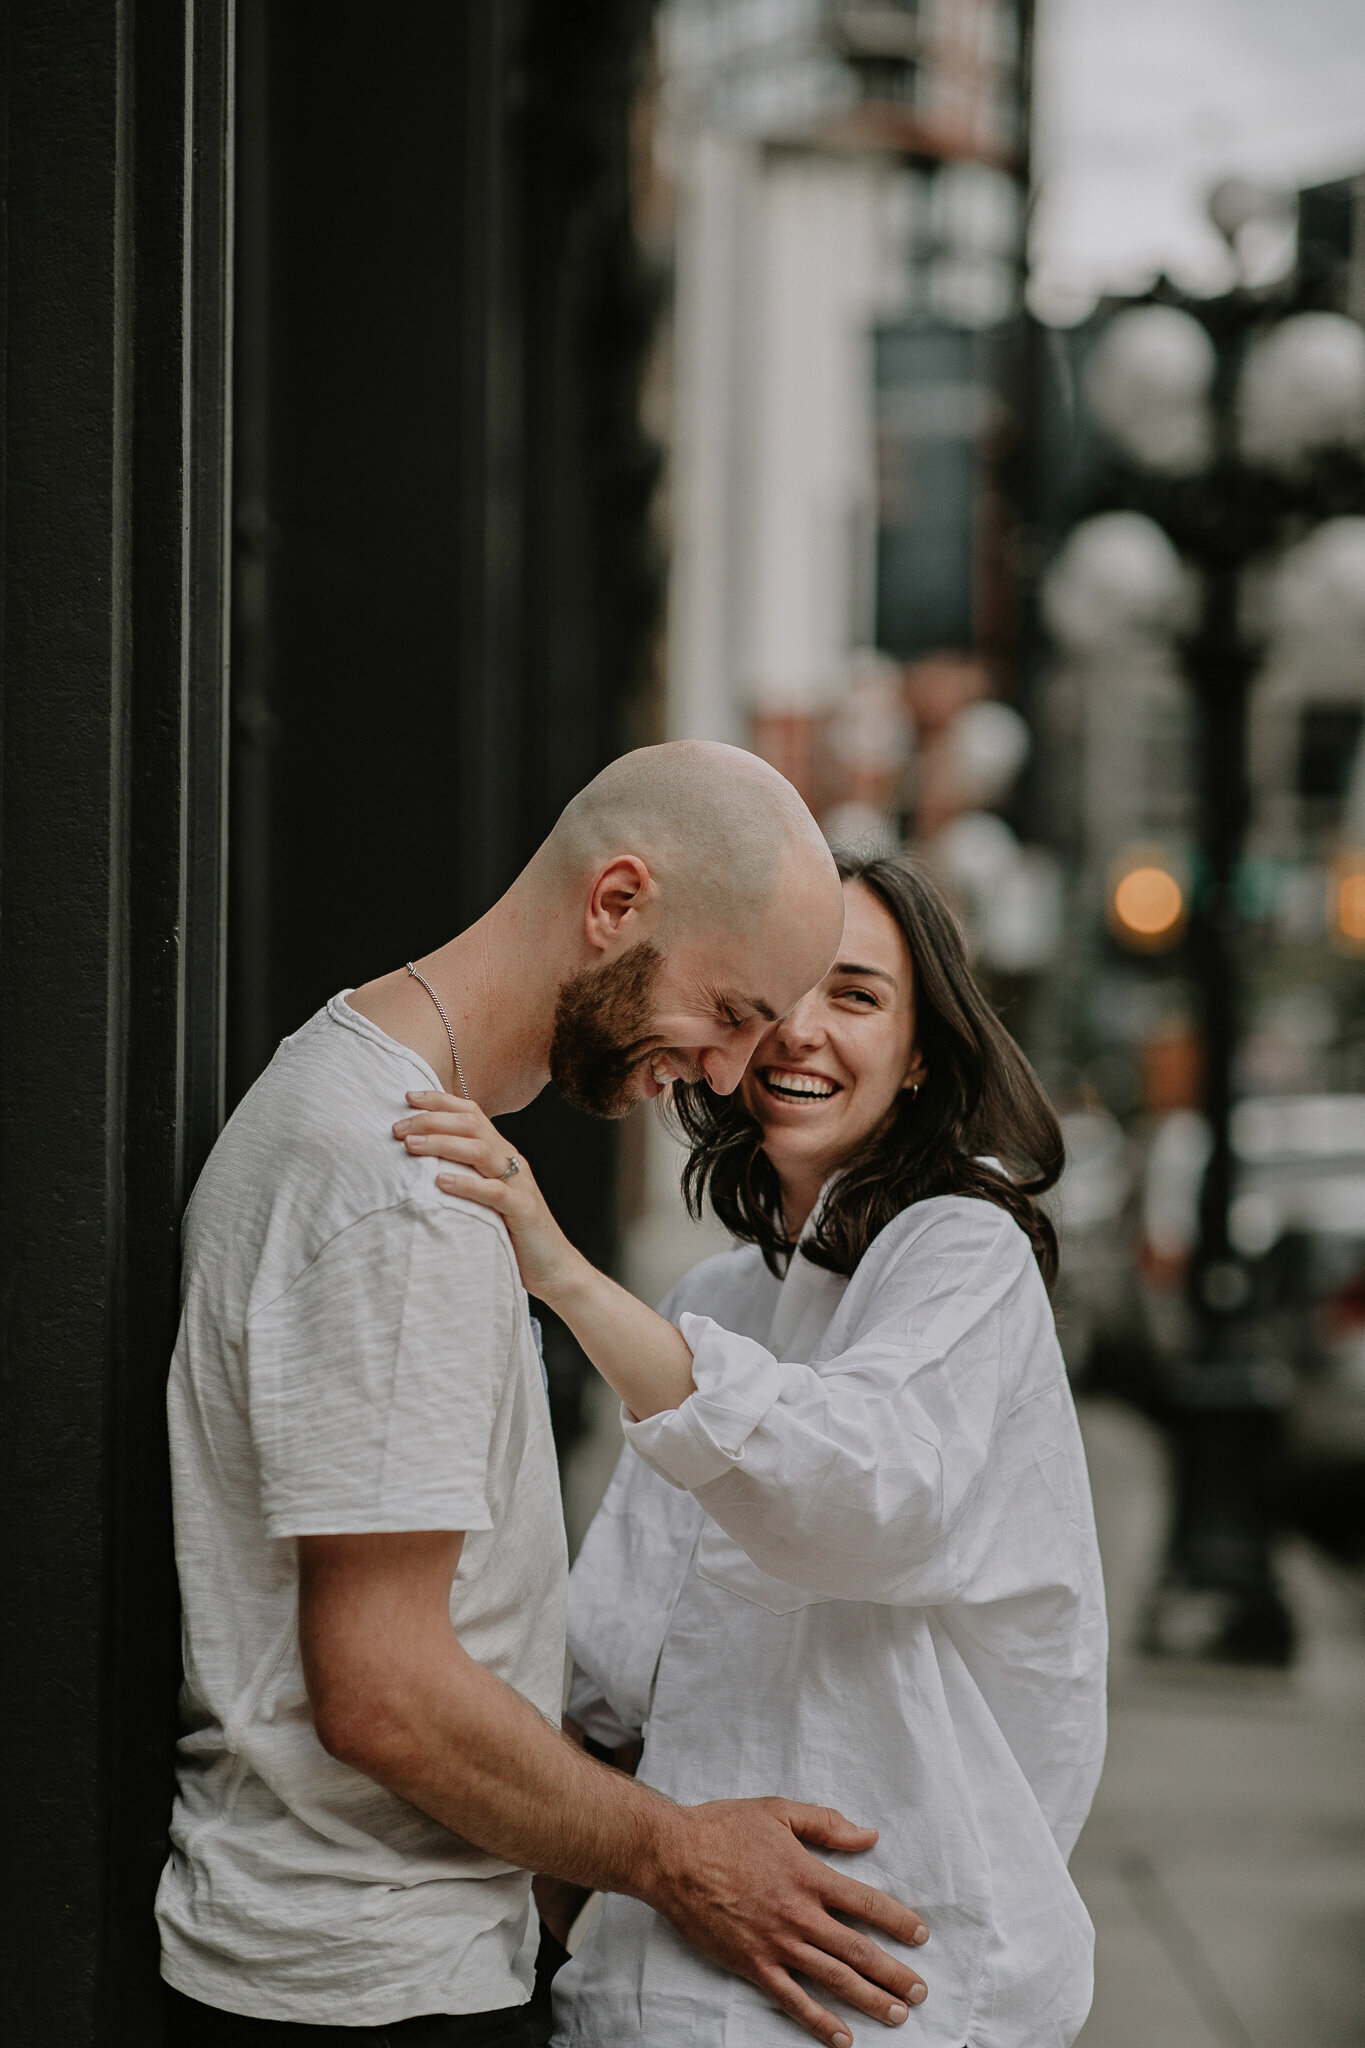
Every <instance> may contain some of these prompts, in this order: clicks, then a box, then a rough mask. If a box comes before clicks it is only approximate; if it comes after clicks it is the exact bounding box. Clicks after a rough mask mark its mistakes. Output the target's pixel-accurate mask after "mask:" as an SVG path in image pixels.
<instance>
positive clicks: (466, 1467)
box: [246, 1202, 519, 1538]
mask: <svg viewBox="0 0 1365 2048" xmlns="http://www.w3.org/2000/svg"><path fill="white" fill-rule="evenodd" d="M518 1296H519V1288H518V1286H517V1284H516V1282H515V1279H514V1276H513V1273H512V1268H511V1257H510V1254H509V1252H508V1249H507V1247H506V1245H505V1243H504V1242H503V1240H502V1237H501V1234H500V1232H498V1231H497V1230H496V1229H494V1228H492V1227H491V1226H490V1225H489V1224H488V1223H486V1222H484V1221H483V1220H482V1218H480V1217H478V1216H475V1215H471V1214H470V1212H469V1211H468V1210H465V1209H461V1208H459V1207H457V1206H456V1205H455V1204H453V1203H452V1204H450V1205H449V1206H448V1207H444V1208H437V1207H435V1206H434V1205H425V1204H422V1203H417V1202H405V1203H401V1204H398V1205H396V1206H395V1207H393V1208H390V1209H384V1210H380V1211H377V1212H376V1213H375V1214H373V1215H370V1216H366V1217H363V1218H362V1219H361V1220H360V1221H358V1222H356V1223H353V1224H351V1225H350V1226H349V1227H348V1228H347V1229H345V1230H343V1231H341V1232H339V1233H338V1235H337V1236H336V1237H334V1238H333V1239H332V1240H331V1241H330V1243H328V1244H327V1245H325V1246H324V1247H323V1249H322V1251H321V1252H319V1254H318V1255H317V1257H316V1258H315V1259H314V1260H313V1261H312V1263H311V1265H309V1266H308V1267H306V1268H305V1270H304V1271H303V1272H302V1273H301V1274H300V1275H299V1277H298V1278H297V1279H296V1280H295V1281H294V1282H293V1284H292V1286H290V1287H289V1289H288V1290H287V1291H286V1292H285V1293H284V1294H282V1295H280V1296H279V1297H278V1298H277V1299H276V1300H275V1301H273V1302H271V1303H269V1304H268V1305H267V1306H266V1307H264V1308H262V1309H260V1310H258V1311H257V1312H256V1313H255V1314H254V1315H253V1316H252V1317H251V1319H250V1321H249V1323H248V1326H247V1340H246V1341H247V1361H246V1363H247V1375H246V1376H247V1387H248V1402H249V1409H250V1423H251V1433H252V1438H253V1442H254V1446H255V1450H256V1455H257V1460H258V1464H259V1471H260V1486H261V1506H262V1512H263V1515H264V1519H265V1526H266V1533H267V1534H268V1535H269V1536H271V1537H274V1538H278V1537H287V1536H322V1535H359V1534H371V1533H382V1532H384V1531H395V1530H405V1529H461V1530H470V1529H488V1528H491V1527H492V1518H491V1516H490V1514H489V1510H488V1502H487V1498H486V1494H485V1482H486V1475H487V1470H488V1455H489V1443H490V1439H491V1435H492V1429H493V1420H494V1416H495V1414H496V1412H497V1405H498V1397H499V1394H500V1391H501V1387H502V1384H503V1381H504V1379H505V1376H506V1373H507V1370H508V1367H509V1363H510V1360H511V1356H512V1348H513V1338H514V1330H515V1322H514V1318H515V1313H516V1305H517V1301H518Z"/></svg>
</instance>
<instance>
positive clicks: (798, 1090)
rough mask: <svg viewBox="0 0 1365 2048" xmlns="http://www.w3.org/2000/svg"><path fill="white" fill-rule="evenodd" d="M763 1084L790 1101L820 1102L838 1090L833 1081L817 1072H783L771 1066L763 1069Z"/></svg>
mask: <svg viewBox="0 0 1365 2048" xmlns="http://www.w3.org/2000/svg"><path fill="white" fill-rule="evenodd" d="M763 1084H764V1086H765V1087H766V1088H768V1089H770V1090H771V1092H772V1093H773V1094H774V1095H785V1096H786V1097H787V1099H788V1100H789V1101H792V1102H810V1101H816V1102H820V1101H823V1100H824V1099H825V1098H826V1097H827V1096H830V1095H837V1094H838V1092H839V1091H838V1089H837V1087H836V1086H835V1084H834V1082H833V1081H826V1080H823V1079H822V1078H821V1077H820V1075H818V1074H783V1073H778V1072H775V1071H774V1069H773V1068H772V1067H769V1068H768V1069H767V1070H766V1071H765V1073H764V1076H763Z"/></svg>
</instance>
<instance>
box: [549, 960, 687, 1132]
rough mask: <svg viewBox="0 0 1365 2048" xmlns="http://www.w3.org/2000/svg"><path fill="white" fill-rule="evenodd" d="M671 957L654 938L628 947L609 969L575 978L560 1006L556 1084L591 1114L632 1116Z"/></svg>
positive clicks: (553, 1054)
mask: <svg viewBox="0 0 1365 2048" xmlns="http://www.w3.org/2000/svg"><path fill="white" fill-rule="evenodd" d="M663 964H664V960H663V954H662V953H661V952H660V951H659V949H658V947H657V946H656V945H655V944H654V942H653V941H652V940H651V939H641V940H639V942H638V943H637V944H636V945H634V946H628V947H627V948H626V950H625V952H624V953H619V954H618V955H617V957H616V958H615V959H614V960H609V961H607V963H606V965H605V966H604V967H585V968H583V969H582V970H581V971H580V972H579V973H577V974H571V975H570V976H569V979H568V980H567V981H566V982H565V983H564V985H563V987H562V988H561V989H560V991H559V1000H558V1002H557V1003H556V1004H555V1023H554V1036H553V1037H552V1039H551V1040H550V1079H551V1080H552V1081H553V1082H554V1084H555V1086H556V1088H558V1090H559V1092H560V1094H561V1095H563V1096H565V1097H567V1099H568V1100H569V1101H570V1102H572V1103H573V1104H574V1105H575V1107H576V1108H578V1109H586V1110H587V1111H588V1113H589V1115H590V1116H607V1117H618V1116H624V1115H625V1114H626V1112H627V1111H628V1110H629V1109H630V1108H631V1107H632V1106H633V1103H634V1100H635V1097H634V1094H633V1092H632V1089H631V1081H632V1079H633V1077H634V1073H635V1069H636V1068H637V1067H638V1066H639V1064H640V1061H641V1060H642V1059H643V1058H644V1057H645V1056H646V1054H647V1053H648V1052H649V1051H650V1050H651V1047H652V1046H653V1044H654V1042H655V1041H654V1038H653V1034H652V1032H651V1029H650V1027H651V1025H652V1023H653V1021H654V1012H653V1003H652V998H653V994H654V984H655V982H656V981H657V980H658V978H659V970H660V968H661V967H662V966H663Z"/></svg>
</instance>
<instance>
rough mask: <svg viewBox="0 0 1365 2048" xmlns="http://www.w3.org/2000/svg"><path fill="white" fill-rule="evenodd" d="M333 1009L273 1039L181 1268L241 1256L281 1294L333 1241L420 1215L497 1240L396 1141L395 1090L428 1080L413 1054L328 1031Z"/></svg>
mask: <svg viewBox="0 0 1365 2048" xmlns="http://www.w3.org/2000/svg"><path fill="white" fill-rule="evenodd" d="M338 1001H339V999H336V998H334V999H333V1002H332V1003H331V1004H329V1005H328V1006H327V1007H326V1008H325V1009H323V1010H320V1011H319V1012H318V1013H317V1015H316V1016H315V1017H313V1018H311V1019H310V1020H309V1022H308V1023H307V1024H306V1025H305V1026H304V1027H303V1029H302V1030H301V1031H299V1032H296V1033H295V1034H294V1035H293V1036H292V1037H291V1038H287V1039H286V1040H285V1041H284V1043H283V1044H282V1046H281V1047H280V1049H279V1051H278V1052H277V1053H276V1055H275V1057H274V1059H273V1060H272V1061H271V1063H270V1065H269V1067H267V1069H266V1071H265V1072H264V1073H263V1074H262V1075H261V1077H260V1079H259V1080H258V1081H257V1082H256V1083H255V1085H254V1086H253V1087H252V1088H251V1089H250V1090H249V1091H248V1093H247V1094H246V1096H244V1098H243V1100H242V1102H241V1103H240V1104H239V1106H238V1108H237V1110H236V1111H235V1112H234V1114H233V1116H232V1119H231V1121H230V1122H229V1123H228V1125H227V1127H226V1129H225V1130H224V1131H223V1133H222V1136H221V1137H220V1138H219V1140H218V1143H217V1145H216V1146H215V1147H214V1149H213V1152H212V1153H211V1155H210V1157H209V1161H208V1163H207V1165H206V1166H205V1168H204V1171H203V1174H202V1175H201V1176H200V1180H199V1183H198V1185H197V1187H196V1188H195V1191H194V1196H193V1199H192V1201H191V1204H190V1208H189V1212H188V1214H187V1217H186V1241H185V1248H186V1254H187V1258H188V1259H189V1261H190V1263H191V1265H192V1266H193V1265H197V1264H201V1263H203V1262H204V1261H209V1262H213V1263H217V1262H218V1261H220V1260H234V1261H235V1260H237V1259H241V1258H244V1259H246V1260H248V1261H249V1262H250V1263H251V1264H253V1265H260V1266H264V1267H266V1268H268V1274H267V1275H266V1278H267V1280H268V1284H269V1285H270V1286H271V1287H279V1286H287V1285H288V1284H290V1282H291V1281H292V1280H293V1279H294V1278H295V1277H296V1276H297V1275H298V1274H300V1273H301V1272H303V1271H304V1269H305V1268H306V1267H307V1266H309V1265H310V1264H311V1263H312V1262H313V1260H314V1259H316V1258H317V1257H318V1255H319V1253H320V1252H321V1251H322V1249H323V1248H324V1246H326V1245H328V1244H330V1243H332V1242H333V1241H334V1240H338V1239H341V1238H343V1237H344V1236H351V1237H352V1241H353V1242H355V1243H357V1244H358V1243H359V1242H360V1241H361V1239H362V1238H369V1239H371V1240H373V1238H374V1237H375V1236H376V1235H382V1234H383V1233H384V1232H385V1231H386V1230H388V1229H390V1228H391V1229H392V1230H393V1231H394V1232H396V1233H401V1232H402V1231H403V1230H404V1229H406V1228H408V1227H410V1226H411V1225H412V1224H413V1223H415V1222H416V1221H417V1220H418V1218H420V1217H425V1218H426V1219H427V1221H428V1223H429V1224H430V1226H431V1227H434V1228H436V1229H437V1230H439V1231H440V1232H441V1233H442V1234H443V1235H447V1236H449V1237H450V1238H452V1239H453V1240H458V1239H459V1238H461V1237H467V1236H468V1234H469V1233H470V1232H471V1231H473V1232H477V1233H479V1237H480V1238H482V1237H483V1235H484V1234H485V1233H487V1232H488V1231H490V1230H491V1231H493V1232H495V1233H496V1234H498V1235H500V1236H501V1237H502V1238H503V1239H504V1240H505V1239H506V1231H505V1229H504V1227H503V1224H502V1221H501V1219H500V1218H499V1217H497V1216H495V1215H493V1214H492V1213H491V1211H488V1210H484V1209H481V1208H479V1207H478V1206H477V1205H476V1204H474V1203H470V1202H463V1201H460V1200H458V1198H453V1197H451V1196H449V1195H445V1194H443V1193H442V1192H441V1190H440V1189H439V1188H438V1187H437V1186H436V1185H435V1179H436V1173H437V1171H438V1170H439V1169H438V1163H437V1162H436V1161H434V1160H423V1159H414V1158H413V1157H412V1156H411V1155H410V1154H409V1153H408V1152H406V1151H405V1150H404V1148H403V1147H402V1146H401V1145H400V1144H398V1143H397V1142H396V1140H395V1139H394V1136H393V1123H394V1120H395V1119H396V1118H397V1117H400V1116H402V1115H403V1114H404V1113H405V1112H406V1110H407V1108H408V1105H407V1103H406V1101H405V1099H404V1098H405V1092H406V1090H407V1089H409V1088H411V1087H414V1086H423V1085H430V1077H429V1076H428V1075H427V1074H426V1073H425V1070H424V1069H423V1067H422V1065H421V1063H420V1061H418V1060H417V1057H416V1055H415V1054H414V1055H412V1056H411V1058H410V1059H408V1058H406V1057H404V1056H403V1048H401V1047H396V1046H392V1045H391V1044H390V1042H389V1041H386V1040H384V1039H383V1038H382V1036H381V1035H380V1034H378V1033H369V1032H365V1031H356V1030H352V1029H349V1028H347V1027H346V1026H345V1025H344V1024H342V1023H341V1022H340V1021H338V1018H337V1015H336V1011H337V1004H338ZM343 1248H344V1247H343Z"/></svg>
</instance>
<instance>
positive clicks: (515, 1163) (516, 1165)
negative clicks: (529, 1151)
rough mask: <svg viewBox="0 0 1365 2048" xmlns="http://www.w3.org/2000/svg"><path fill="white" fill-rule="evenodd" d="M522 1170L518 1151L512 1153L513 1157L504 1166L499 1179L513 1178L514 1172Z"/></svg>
mask: <svg viewBox="0 0 1365 2048" xmlns="http://www.w3.org/2000/svg"><path fill="white" fill-rule="evenodd" d="M520 1172H521V1161H520V1160H519V1159H518V1157H517V1155H516V1153H515V1152H514V1153H513V1154H512V1157H511V1158H510V1159H509V1160H508V1162H507V1164H506V1166H504V1168H503V1169H502V1172H501V1173H500V1174H499V1175H498V1179H499V1180H511V1179H512V1177H513V1175H514V1174H518V1173H520Z"/></svg>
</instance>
